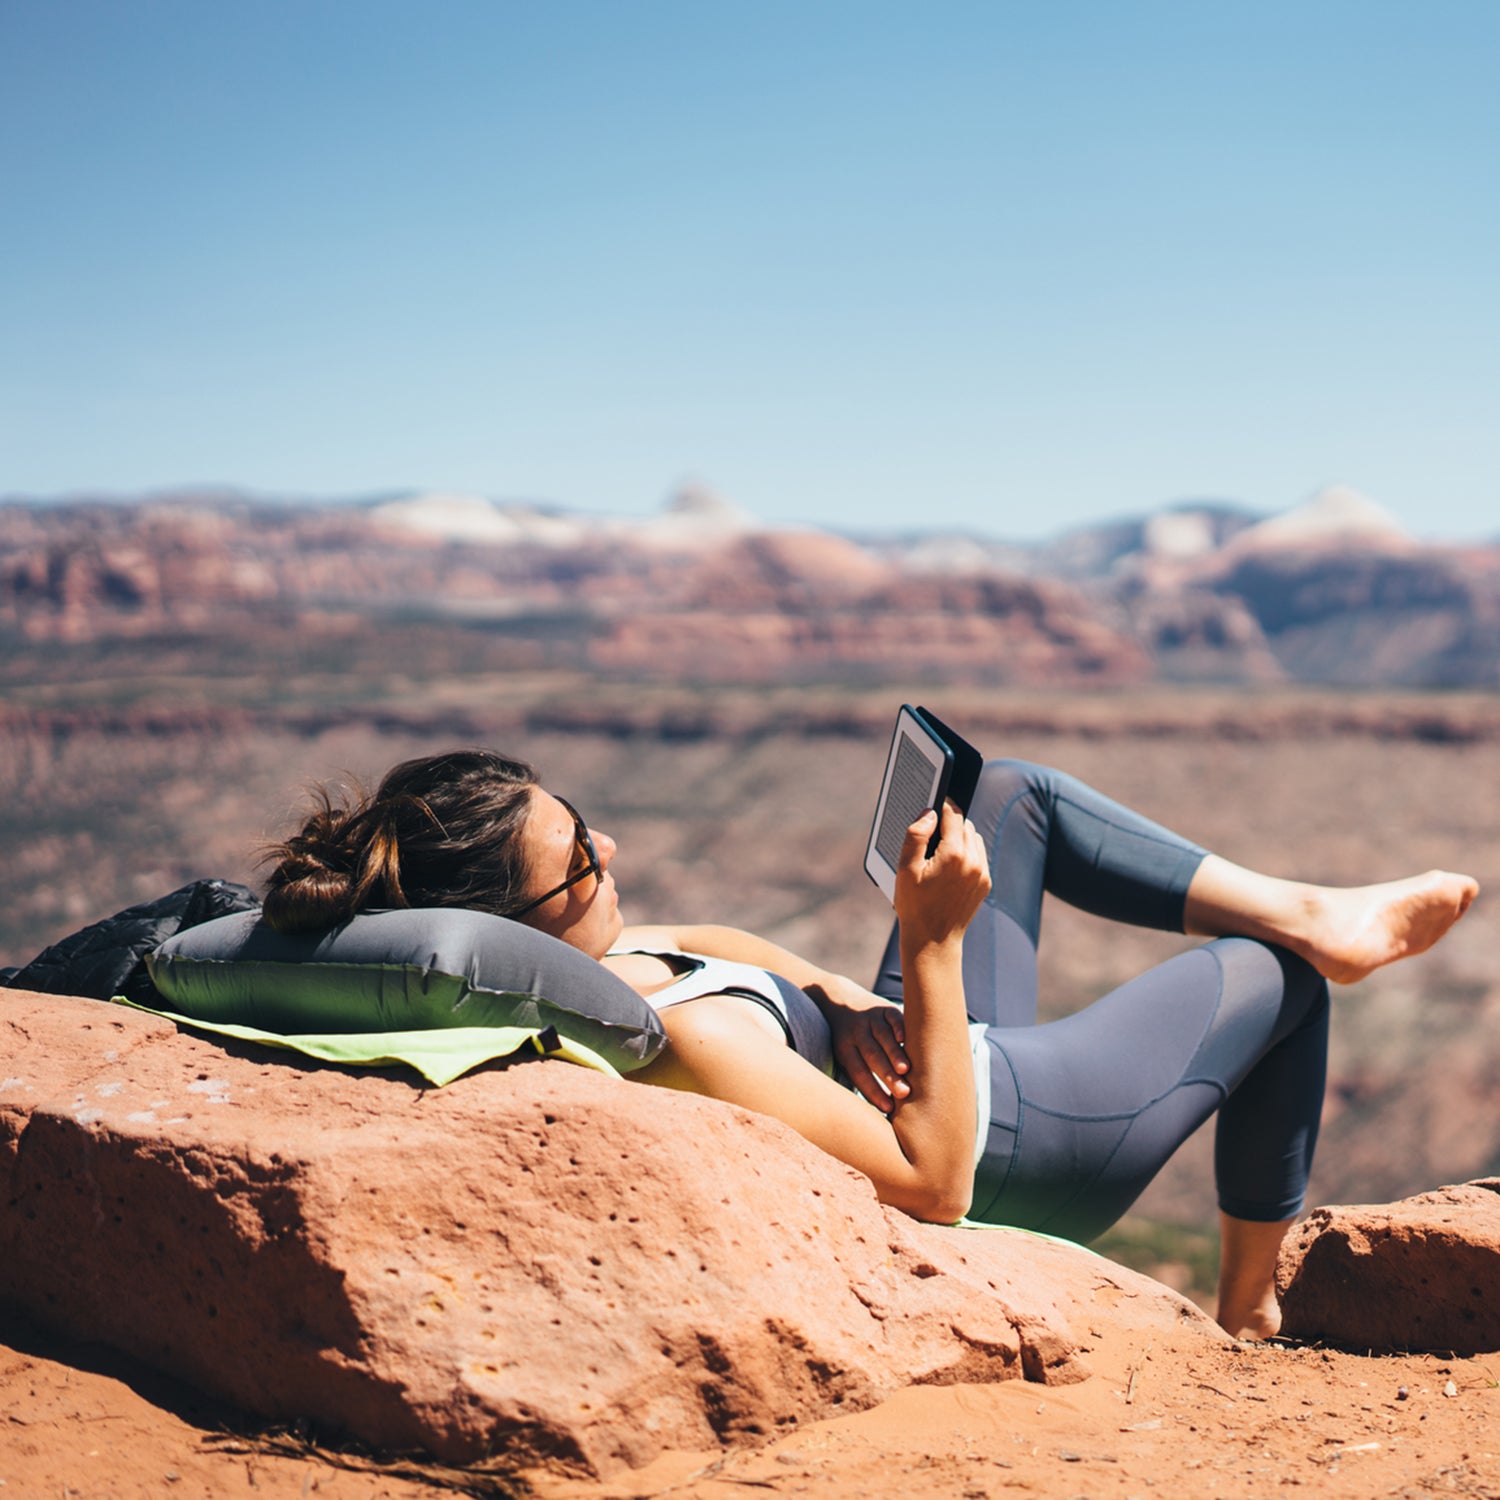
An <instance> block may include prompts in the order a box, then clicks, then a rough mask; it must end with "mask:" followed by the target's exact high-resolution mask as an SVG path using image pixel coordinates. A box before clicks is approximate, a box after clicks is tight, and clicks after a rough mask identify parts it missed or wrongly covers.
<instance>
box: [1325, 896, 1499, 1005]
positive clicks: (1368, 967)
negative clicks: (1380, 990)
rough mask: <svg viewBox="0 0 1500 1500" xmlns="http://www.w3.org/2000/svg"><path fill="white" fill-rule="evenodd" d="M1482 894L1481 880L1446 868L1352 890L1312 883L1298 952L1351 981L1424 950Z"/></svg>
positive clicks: (1339, 980) (1335, 977)
mask: <svg viewBox="0 0 1500 1500" xmlns="http://www.w3.org/2000/svg"><path fill="white" fill-rule="evenodd" d="M1478 894H1479V882H1478V881H1476V880H1473V879H1472V878H1470V877H1469V876H1468V875H1453V874H1450V873H1449V872H1448V871H1446V870H1429V871H1428V872H1427V873H1426V874H1425V875H1413V876H1412V877H1411V878H1410V879H1408V880H1392V881H1388V882H1387V883H1385V884H1384V885H1361V886H1354V887H1352V888H1351V889H1348V890H1338V889H1334V888H1332V887H1328V886H1309V887H1308V895H1307V897H1306V907H1305V910H1306V913H1307V925H1306V927H1305V928H1304V934H1305V935H1304V937H1303V939H1302V942H1301V943H1300V944H1299V945H1298V951H1299V952H1300V953H1301V954H1302V956H1303V957H1304V958H1305V959H1307V961H1308V962H1309V963H1310V964H1312V966H1313V967H1314V968H1315V969H1316V970H1317V971H1318V973H1320V974H1321V975H1322V976H1323V977H1324V978H1325V979H1328V980H1331V981H1332V982H1333V983H1334V984H1353V983H1354V982H1355V981H1356V980H1359V979H1363V978H1364V977H1365V975H1366V974H1368V973H1370V972H1371V971H1372V970H1374V969H1378V968H1380V967H1381V966H1382V965H1383V964H1388V963H1394V962H1395V961H1396V960H1397V959H1398V958H1410V957H1412V955H1413V954H1417V953H1425V952H1426V951H1427V950H1428V949H1429V948H1430V947H1432V945H1433V944H1434V943H1435V942H1437V940H1438V939H1439V938H1440V937H1442V936H1443V934H1444V933H1445V932H1447V931H1448V929H1449V928H1450V927H1452V926H1453V924H1454V923H1455V922H1456V921H1458V919H1459V918H1460V917H1461V916H1463V914H1464V913H1465V912H1466V911H1467V910H1468V909H1469V903H1470V902H1472V901H1473V899H1474V897H1475V896H1477V895H1478Z"/></svg>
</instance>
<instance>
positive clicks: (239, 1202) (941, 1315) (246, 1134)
mask: <svg viewBox="0 0 1500 1500" xmlns="http://www.w3.org/2000/svg"><path fill="white" fill-rule="evenodd" d="M288 1056H289V1055H288V1054H282V1053H276V1052H272V1051H270V1050H269V1049H264V1048H257V1047H252V1046H248V1045H246V1046H241V1045H238V1044H231V1045H230V1046H229V1047H227V1048H226V1047H223V1046H220V1045H218V1044H217V1043H215V1042H210V1041H208V1040H204V1039H202V1038H199V1037H197V1036H193V1035H189V1034H186V1033H182V1032H179V1031H178V1030H177V1029H176V1028H175V1027H173V1026H172V1025H170V1024H169V1023H166V1022H163V1021H161V1020H158V1019H157V1018H155V1017H152V1016H148V1015H145V1014H142V1013H140V1012H136V1011H131V1010H128V1009H126V1008H124V1007H120V1006H109V1005H105V1004H102V1003H100V1002H96V1001H90V1000H77V999H71V998H66V997H56V996H40V995H34V994H29V993H22V992H20V991H13V990H0V1305H3V1304H7V1303H8V1304H9V1305H11V1306H12V1307H18V1308H20V1309H22V1310H23V1311H24V1312H25V1313H26V1314H27V1315H28V1316H29V1317H31V1318H32V1319H34V1320H35V1321H37V1322H39V1323H41V1324H42V1325H44V1326H47V1327H50V1328H51V1329H53V1330H54V1331H55V1332H57V1333H59V1334H62V1335H65V1336H69V1337H73V1338H81V1339H85V1340H89V1341H93V1342H97V1343H100V1344H104V1345H107V1346H109V1347H113V1348H115V1349H119V1350H121V1351H123V1352H125V1353H127V1354H130V1355H132V1356H134V1357H136V1358H138V1359H140V1360H142V1361H144V1362H145V1363H146V1364H148V1365H150V1366H152V1367H154V1368H156V1369H158V1370H160V1371H163V1372H165V1373H167V1374H169V1375H173V1376H176V1377H179V1378H183V1379H186V1380H188V1381H190V1382H192V1383H193V1384H195V1385H197V1386H198V1387H200V1388H201V1389H202V1390H204V1391H205V1392H206V1393H208V1394H210V1395H212V1396H215V1397H217V1398H219V1399H222V1400H225V1401H228V1402H230V1403H232V1404H233V1405H235V1406H238V1407H240V1408H241V1409H243V1410H245V1411H247V1412H250V1413H253V1414H258V1415H260V1416H264V1417H266V1418H268V1419H272V1420H294V1419H298V1418H302V1419H307V1420H311V1421H312V1422H314V1423H316V1424H318V1425H319V1427H320V1429H321V1430H324V1431H328V1432H332V1433H337V1432H343V1433H347V1434H351V1435H353V1436H354V1437H356V1438H359V1439H361V1440H363V1441H365V1442H366V1443H368V1444H370V1445H371V1446H373V1447H375V1448H377V1449H380V1450H384V1451H387V1452H389V1451H399V1450H408V1449H426V1450H427V1451H429V1452H430V1453H432V1454H434V1455H436V1456H437V1457H439V1458H441V1459H443V1460H446V1461H449V1462H458V1463H470V1462H477V1461H480V1460H486V1459H489V1460H492V1461H493V1460H495V1459H497V1458H498V1459H500V1460H502V1461H503V1462H504V1463H505V1464H506V1465H507V1466H509V1465H513V1466H514V1467H515V1468H516V1469H518V1470H519V1469H524V1468H534V1467H535V1466H537V1465H542V1466H546V1467H550V1468H553V1469H555V1470H560V1471H572V1472H575V1473H587V1474H595V1475H607V1474H609V1473H611V1472H617V1471H619V1470H621V1469H624V1468H628V1467H635V1466H639V1465H642V1464H645V1463H648V1462H650V1461H651V1460H652V1459H653V1458H655V1457H657V1456H658V1455H659V1454H661V1453H662V1452H664V1451H665V1450H668V1449H683V1450H702V1449H704V1448H706V1447H707V1448H712V1447H714V1446H715V1445H724V1446H726V1447H727V1446H733V1445H739V1444H754V1443H757V1442H760V1441H764V1440H768V1439H771V1438H774V1437H779V1436H781V1435H784V1434H785V1433H787V1432H789V1431H792V1430H795V1429H796V1427H797V1426H798V1425H799V1424H802V1423H806V1422H810V1421H814V1420H817V1419H821V1418H824V1417H828V1416H830V1415H836V1414H838V1413H840V1412H853V1411H858V1410H860V1409H862V1408H866V1407H870V1406H873V1405H875V1404H876V1403H878V1402H880V1401H882V1400H884V1399H885V1398H886V1397H888V1396H891V1395H892V1394H894V1393H896V1392H897V1391H899V1390H901V1389H902V1388H904V1387H907V1386H912V1385H921V1384H948V1383H956V1382H994V1381H1003V1380H1012V1379H1025V1380H1031V1381H1038V1382H1042V1383H1046V1384H1065V1383H1069V1382H1077V1381H1080V1380H1084V1379H1086V1378H1087V1377H1088V1373H1089V1363H1088V1355H1089V1354H1090V1353H1091V1352H1093V1351H1094V1350H1096V1349H1099V1350H1100V1352H1101V1353H1102V1352H1104V1350H1103V1349H1102V1348H1101V1346H1102V1345H1107V1343H1108V1341H1109V1340H1110V1339H1111V1338H1118V1339H1120V1340H1136V1341H1139V1342H1145V1341H1147V1340H1149V1339H1151V1338H1169V1339H1170V1340H1171V1341H1172V1343H1173V1346H1174V1347H1175V1348H1177V1349H1192V1348H1200V1349H1212V1348H1220V1347H1222V1346H1223V1335H1222V1334H1221V1333H1220V1332H1219V1330H1218V1329H1217V1328H1216V1327H1215V1326H1214V1325H1213V1324H1212V1323H1211V1322H1210V1321H1209V1320H1208V1319H1207V1318H1205V1317H1204V1316H1203V1315H1202V1314H1201V1313H1200V1312H1198V1311H1197V1309H1195V1308H1194V1307H1193V1306H1192V1305H1191V1304H1189V1303H1187V1302H1186V1301H1184V1300H1183V1299H1182V1298H1180V1297H1178V1296H1177V1295H1176V1294H1175V1293H1173V1292H1170V1291H1169V1290H1167V1289H1166V1288H1165V1287H1162V1286H1159V1285H1158V1284H1157V1283H1155V1282H1153V1281H1151V1280H1149V1279H1148V1278H1146V1277H1143V1276H1139V1275H1137V1274H1135V1273H1133V1272H1131V1271H1128V1270H1125V1269H1123V1268H1121V1267H1119V1266H1116V1265H1114V1264H1112V1263H1110V1262H1108V1261H1105V1260H1103V1259H1101V1258H1099V1257H1097V1256H1095V1255H1093V1254H1092V1253H1091V1252H1089V1251H1087V1250H1083V1249H1080V1248H1078V1247H1076V1246H1071V1245H1066V1244H1062V1243H1059V1242H1055V1241H1051V1240H1047V1239H1043V1238H1040V1237H1036V1236H1031V1235H1026V1234H1022V1233H1018V1232H1015V1231H987V1230H965V1229H956V1228H941V1227H936V1226H932V1225H923V1224H918V1223H915V1222H914V1221H912V1220H910V1219H908V1218H906V1217H905V1216H903V1215H901V1214H898V1213H895V1212H894V1211H891V1210H887V1209H885V1208H883V1207H881V1205H880V1204H878V1203H877V1202H876V1200H875V1197H874V1194H873V1191H872V1190H871V1187H870V1184H869V1182H868V1181H867V1180H866V1179H865V1178H864V1177H862V1176H860V1175H859V1174H858V1173H856V1172H853V1171H852V1170H850V1169H849V1168H846V1167H844V1166H843V1165H841V1164H840V1163H838V1162H837V1161H834V1160H833V1159H832V1158H830V1157H828V1156H825V1155H824V1154H823V1153H821V1152H819V1151H817V1150H816V1149H814V1148H813V1147H811V1146H809V1145H808V1144H806V1143H805V1142H804V1141H802V1140H801V1139H800V1138H799V1137H798V1136H796V1135H795V1134H793V1133H792V1132H791V1131H790V1130H788V1129H786V1128H785V1127H783V1126H781V1125H780V1124H778V1123H776V1122H774V1121H771V1120H768V1119H766V1118H765V1117H763V1116H758V1115H754V1114H751V1113H749V1112H747V1111H744V1110H739V1109H735V1108H732V1107H730V1106H727V1105H723V1104H719V1103H717V1102H714V1101H711V1100H705V1099H699V1098H696V1097H691V1096H686V1095H677V1094H670V1093H667V1092H665V1091H663V1090H657V1089H649V1088H646V1087H643V1086H641V1085H638V1084H632V1083H629V1082H623V1081H620V1080H616V1079H611V1078H606V1077H604V1076H602V1075H600V1074H596V1073H592V1072H589V1071H587V1070H585V1069H582V1068H576V1067H572V1066H570V1065H568V1064H566V1063H562V1062H543V1061H531V1062H526V1063H521V1064H517V1065H514V1066H510V1067H505V1066H492V1067H490V1068H487V1069H484V1070H481V1071H479V1072H477V1073H474V1074H471V1075H469V1076H467V1077H465V1078H462V1079H460V1080H458V1082H456V1083H454V1084H452V1085H450V1086H449V1087H448V1088H446V1089H440V1090H439V1089H432V1088H429V1087H426V1086H422V1085H420V1084H419V1083H418V1082H416V1081H415V1078H416V1075H414V1074H413V1075H409V1076H408V1075H405V1074H401V1073H398V1072H396V1071H394V1070H392V1071H388V1072H387V1071H379V1072H366V1073H354V1072H348V1071H343V1070H340V1069H337V1068H333V1067H323V1066H320V1065H317V1064H313V1063H309V1062H305V1061H304V1060H302V1059H298V1060H297V1061H295V1062H292V1061H288V1060H287V1057H288Z"/></svg>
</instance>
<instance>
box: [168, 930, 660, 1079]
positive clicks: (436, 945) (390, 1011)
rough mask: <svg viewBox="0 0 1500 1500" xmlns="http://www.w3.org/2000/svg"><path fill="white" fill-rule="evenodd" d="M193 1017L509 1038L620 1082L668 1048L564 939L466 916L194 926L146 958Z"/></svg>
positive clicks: (293, 1031)
mask: <svg viewBox="0 0 1500 1500" xmlns="http://www.w3.org/2000/svg"><path fill="white" fill-rule="evenodd" d="M146 963H147V967H148V969H149V970H150V974H151V979H152V982H153V983H154V984H155V985H156V988H157V990H158V991H159V992H160V993H161V994H162V995H163V996H164V997H165V998H166V999H167V1000H168V1001H169V1002H171V1005H172V1007H173V1008H174V1009H175V1010H176V1011H177V1012H178V1013H179V1014H180V1015H181V1017H182V1018H183V1019H186V1020H188V1021H189V1022H192V1021H200V1022H203V1023H205V1024H206V1025H208V1026H210V1027H215V1028H217V1027H228V1026H233V1027H253V1028H255V1029H257V1030H259V1031H263V1032H270V1033H275V1034H278V1035H281V1036H304V1035H308V1034H322V1035H328V1034H348V1033H392V1032H397V1033H409V1032H419V1031H435V1030H442V1029H447V1028H458V1027H466V1028H469V1027H497V1028H499V1027H509V1028H521V1029H524V1030H530V1031H541V1032H543V1033H545V1031H546V1029H547V1028H552V1029H553V1030H555V1031H556V1032H557V1034H558V1035H559V1036H560V1037H561V1038H563V1039H564V1041H569V1042H577V1043H580V1044H582V1046H584V1047H586V1048H588V1049H589V1050H590V1051H592V1052H593V1053H596V1054H597V1055H598V1056H600V1057H602V1058H603V1059H604V1060H605V1061H606V1062H607V1063H609V1064H610V1065H611V1066H612V1067H613V1068H615V1069H616V1070H617V1071H619V1072H621V1073H626V1072H629V1071H630V1070H632V1069H633V1068H639V1067H641V1066H642V1065H643V1064H644V1063H648V1062H650V1061H651V1059H652V1058H653V1057H655V1056H656V1054H657V1053H658V1052H659V1051H660V1050H661V1048H662V1045H663V1043H664V1040H665V1035H664V1033H663V1031H662V1028H661V1022H660V1021H659V1020H658V1019H657V1016H656V1012H655V1011H653V1010H652V1009H651V1007H650V1006H649V1005H647V1004H646V1002H645V1001H644V1000H642V999H641V997H640V996H639V995H637V994H636V993H635V991H634V990H632V989H631V988H630V986H629V985H627V984H626V983H625V982H624V981H623V980H621V979H619V978H617V977H616V976H615V975H613V974H611V973H610V972H609V970H608V969H606V968H604V966H603V965H602V964H599V963H596V962H595V961H594V960H593V959H592V958H590V957H589V956H588V955H587V954H585V953H580V952H579V951H578V950H577V949H576V948H570V947H569V946H568V945H567V944H566V943H564V942H561V941H559V940H558V939H557V938H554V937H549V936H548V935H547V934H546V933H543V932H537V931H536V930H535V929H534V928H531V927H525V926H523V925H522V924H521V923H519V922H512V921H510V920H508V919H507V918H505V917H496V916H491V915H490V914H489V913H488V912H478V911H464V910H461V909H459V908H456V907H425V908H420V909H413V910H404V911H377V912H365V913H363V914H362V915H360V916H357V917H354V918H352V919H351V920H350V921H348V922H344V923H341V924H340V925H339V926H337V927H330V928H325V929H322V930H321V931H315V932H297V933H284V932H277V931H275V930H274V929H272V928H270V927H268V926H266V925H265V924H264V923H263V922H261V921H260V918H259V913H258V912H241V913H238V914H236V915H234V916H228V917H220V918H218V919H217V920H215V921H212V922H204V923H202V924H201V925H199V926H197V927H192V928H189V929H188V930H187V931H185V932H181V933H179V934H177V936H176V937H173V938H170V939H168V941H167V942H165V943H163V944H162V945H161V946H160V947H159V948H157V949H156V950H155V951H154V952H153V953H151V954H149V955H148V956H147V959H146Z"/></svg>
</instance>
